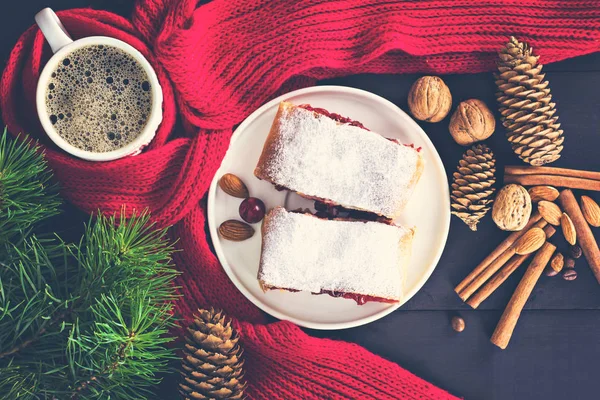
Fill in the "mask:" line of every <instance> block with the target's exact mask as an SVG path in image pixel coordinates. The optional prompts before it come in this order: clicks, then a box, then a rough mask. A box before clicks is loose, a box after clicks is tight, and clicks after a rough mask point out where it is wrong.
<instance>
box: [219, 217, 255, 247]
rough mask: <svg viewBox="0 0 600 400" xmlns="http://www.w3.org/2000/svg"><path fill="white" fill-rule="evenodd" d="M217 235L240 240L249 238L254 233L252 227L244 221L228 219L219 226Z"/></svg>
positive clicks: (235, 240)
mask: <svg viewBox="0 0 600 400" xmlns="http://www.w3.org/2000/svg"><path fill="white" fill-rule="evenodd" d="M219 235H221V236H222V237H223V239H227V240H231V241H233V242H241V241H243V240H246V239H250V238H251V237H252V236H253V235H254V228H253V227H251V226H250V225H248V224H247V223H245V222H242V221H237V220H235V219H230V220H227V221H225V222H223V223H222V224H221V226H219Z"/></svg>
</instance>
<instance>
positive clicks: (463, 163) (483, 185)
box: [450, 144, 496, 231]
mask: <svg viewBox="0 0 600 400" xmlns="http://www.w3.org/2000/svg"><path fill="white" fill-rule="evenodd" d="M495 165H496V160H495V159H494V153H492V151H491V150H490V149H489V147H487V146H486V145H485V144H476V145H474V146H473V147H471V148H470V149H469V150H467V151H466V152H465V154H463V157H462V160H460V162H459V164H458V168H457V170H458V171H457V172H455V173H454V175H453V176H454V182H453V183H452V190H451V194H450V197H451V199H452V201H451V203H452V204H451V207H452V214H454V215H456V216H457V217H459V218H460V219H462V220H463V221H464V223H465V224H467V225H468V227H469V228H471V230H473V231H476V230H477V223H478V222H479V220H480V219H481V218H483V216H484V215H485V214H486V213H487V212H488V210H489V209H490V207H491V205H492V202H493V201H494V198H493V194H494V191H495V188H494V187H493V186H494V183H496V177H495V173H496V168H495Z"/></svg>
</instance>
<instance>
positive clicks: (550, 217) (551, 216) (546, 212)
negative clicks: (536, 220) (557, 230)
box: [538, 200, 562, 226]
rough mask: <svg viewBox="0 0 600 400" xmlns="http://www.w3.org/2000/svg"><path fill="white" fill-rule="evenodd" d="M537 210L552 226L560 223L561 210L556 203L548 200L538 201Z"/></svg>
mask: <svg viewBox="0 0 600 400" xmlns="http://www.w3.org/2000/svg"><path fill="white" fill-rule="evenodd" d="M538 211H539V213H540V215H541V216H542V218H544V219H545V220H546V222H548V223H549V224H551V225H554V226H559V225H560V217H561V216H562V211H561V210H560V207H559V206H557V205H556V204H554V203H552V202H550V201H546V200H542V201H540V202H539V203H538Z"/></svg>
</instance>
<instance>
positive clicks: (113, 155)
mask: <svg viewBox="0 0 600 400" xmlns="http://www.w3.org/2000/svg"><path fill="white" fill-rule="evenodd" d="M35 22H36V23H37V25H38V26H39V28H40V30H41V31H42V33H43V34H44V36H45V38H46V40H47V41H48V43H49V44H50V47H51V48H52V51H53V52H54V55H53V56H52V58H50V60H49V61H48V63H47V64H46V66H45V67H44V69H43V71H42V73H41V74H40V79H39V81H38V85H37V91H36V106H37V112H38V116H39V118H40V121H41V123H42V127H43V128H44V130H45V131H46V133H47V134H48V136H49V137H50V139H52V141H53V142H54V143H56V145H57V146H59V147H60V148H61V149H63V150H64V151H66V152H67V153H69V154H72V155H74V156H76V157H79V158H83V159H85V160H89V161H110V160H115V159H118V158H121V157H125V156H128V155H136V154H139V153H140V152H141V151H142V149H143V148H144V147H146V146H147V145H148V144H149V143H150V141H151V140H152V138H154V135H155V134H156V130H157V129H158V126H159V125H160V123H161V121H162V101H163V95H162V89H161V87H160V84H159V82H158V78H157V77H156V73H155V72H154V69H153V68H152V66H151V65H150V63H149V62H148V60H146V58H144V56H143V55H142V54H141V53H140V52H139V51H137V50H136V49H134V48H133V47H132V46H130V45H128V44H127V43H125V42H123V41H121V40H117V39H114V38H111V37H107V36H90V37H86V38H82V39H78V40H75V41H73V39H71V37H70V36H69V34H68V33H67V31H66V30H65V27H64V26H63V24H62V23H61V22H60V20H59V19H58V17H57V16H56V14H55V13H54V11H52V10H51V9H50V8H45V9H43V10H42V11H40V12H39V13H37V14H36V16H35ZM90 45H107V46H113V47H116V48H118V49H120V50H122V51H124V52H125V53H127V54H128V55H130V56H131V57H133V58H134V59H135V60H136V61H137V62H138V63H139V65H140V66H141V67H142V68H143V70H144V71H145V72H146V74H147V75H148V80H149V82H150V87H151V92H152V108H151V111H150V115H149V116H148V120H147V121H146V125H145V126H144V129H143V130H142V131H141V132H140V134H139V135H138V136H137V137H136V138H135V139H134V140H133V141H132V142H131V143H129V144H127V145H125V146H123V147H121V148H119V149H117V150H112V151H108V152H104V153H100V152H93V151H87V150H83V149H80V148H79V147H75V146H73V145H72V144H70V143H69V142H67V141H66V140H65V139H63V138H62V137H61V136H60V135H59V134H58V132H57V131H56V129H55V128H54V126H53V125H52V122H51V121H50V116H49V115H48V113H47V111H46V88H47V87H48V82H49V80H50V78H51V75H52V72H53V71H54V69H55V68H56V66H57V65H58V63H59V62H61V60H62V59H64V58H65V57H66V56H67V55H68V54H70V53H71V52H73V51H74V50H77V49H79V48H82V47H85V46H90Z"/></svg>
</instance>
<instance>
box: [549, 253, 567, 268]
mask: <svg viewBox="0 0 600 400" xmlns="http://www.w3.org/2000/svg"><path fill="white" fill-rule="evenodd" d="M564 265H565V259H564V257H563V255H562V253H559V252H557V253H556V254H554V257H552V261H550V267H552V269H553V270H555V271H556V273H559V272H560V271H561V270H562V269H563V266H564Z"/></svg>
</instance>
